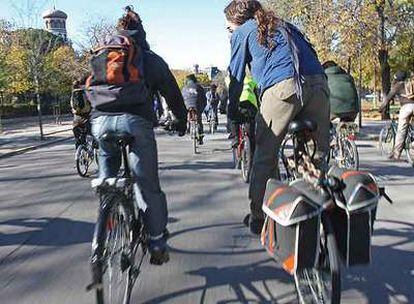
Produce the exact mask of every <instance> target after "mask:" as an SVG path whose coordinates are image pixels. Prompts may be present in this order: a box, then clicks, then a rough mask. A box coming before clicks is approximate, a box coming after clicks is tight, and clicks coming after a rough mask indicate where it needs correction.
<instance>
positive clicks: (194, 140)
mask: <svg viewBox="0 0 414 304" xmlns="http://www.w3.org/2000/svg"><path fill="white" fill-rule="evenodd" d="M193 153H194V154H197V136H194V138H193Z"/></svg>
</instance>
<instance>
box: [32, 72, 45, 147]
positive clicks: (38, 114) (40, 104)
mask: <svg viewBox="0 0 414 304" xmlns="http://www.w3.org/2000/svg"><path fill="white" fill-rule="evenodd" d="M34 84H35V94H36V101H37V116H38V118H39V130H40V140H43V139H44V135H43V123H42V102H41V98H40V92H39V79H38V77H37V75H35V76H34Z"/></svg>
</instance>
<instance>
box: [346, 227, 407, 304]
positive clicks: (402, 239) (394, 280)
mask: <svg viewBox="0 0 414 304" xmlns="http://www.w3.org/2000/svg"><path fill="white" fill-rule="evenodd" d="M378 222H379V223H384V224H388V225H393V226H395V227H396V228H395V229H389V228H378V229H376V230H375V231H374V236H375V237H380V238H382V239H384V238H392V240H395V241H394V242H392V243H391V244H388V243H387V245H384V246H376V245H374V246H373V247H372V263H371V265H369V267H364V266H358V267H353V268H350V269H347V270H346V272H345V271H344V272H345V276H344V277H343V280H344V287H343V290H347V289H354V290H358V291H359V292H360V293H361V294H364V295H365V296H366V297H367V299H368V303H375V304H386V303H390V302H392V303H413V301H414V288H413V274H412V271H413V269H414V258H413V257H414V253H413V248H414V247H413V245H414V224H412V223H406V222H400V221H389V220H379V221H378ZM384 240H385V239H384ZM402 246H404V247H405V248H407V247H410V248H411V251H410V250H403V249H401V247H402Z"/></svg>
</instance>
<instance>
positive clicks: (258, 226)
mask: <svg viewBox="0 0 414 304" xmlns="http://www.w3.org/2000/svg"><path fill="white" fill-rule="evenodd" d="M263 225H264V219H262V218H255V217H254V216H252V215H250V217H249V227H250V232H251V233H253V234H255V235H260V234H261V233H262V229H263Z"/></svg>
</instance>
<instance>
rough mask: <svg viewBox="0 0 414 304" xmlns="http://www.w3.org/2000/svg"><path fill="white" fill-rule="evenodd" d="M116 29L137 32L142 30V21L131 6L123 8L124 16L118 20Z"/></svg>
mask: <svg viewBox="0 0 414 304" xmlns="http://www.w3.org/2000/svg"><path fill="white" fill-rule="evenodd" d="M118 28H119V29H121V30H139V29H141V28H143V26H142V20H141V18H140V17H139V15H138V14H137V13H136V12H134V11H133V7H132V6H127V7H125V14H124V16H122V18H120V19H119V20H118Z"/></svg>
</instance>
